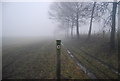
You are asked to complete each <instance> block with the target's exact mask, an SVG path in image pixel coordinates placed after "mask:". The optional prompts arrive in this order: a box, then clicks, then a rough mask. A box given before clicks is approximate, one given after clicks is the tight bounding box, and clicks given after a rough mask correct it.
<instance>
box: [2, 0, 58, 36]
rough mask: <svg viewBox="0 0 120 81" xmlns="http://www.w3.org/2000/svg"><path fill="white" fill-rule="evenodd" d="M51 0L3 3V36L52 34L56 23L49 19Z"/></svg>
mask: <svg viewBox="0 0 120 81" xmlns="http://www.w3.org/2000/svg"><path fill="white" fill-rule="evenodd" d="M50 4H51V3H50V2H37V3H35V2H7V3H3V4H2V5H3V6H2V10H3V37H6V36H7V37H8V36H10V37H11V36H12V37H14V36H15V37H16V36H17V37H18V36H20V37H21V36H52V35H53V32H54V30H55V26H56V25H55V23H53V22H52V20H50V19H49V15H48V10H49V6H50Z"/></svg>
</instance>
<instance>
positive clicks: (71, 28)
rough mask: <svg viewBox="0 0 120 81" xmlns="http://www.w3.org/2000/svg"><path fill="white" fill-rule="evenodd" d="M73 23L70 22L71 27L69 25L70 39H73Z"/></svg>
mask: <svg viewBox="0 0 120 81" xmlns="http://www.w3.org/2000/svg"><path fill="white" fill-rule="evenodd" d="M73 24H74V23H73V21H72V25H71V38H73Z"/></svg>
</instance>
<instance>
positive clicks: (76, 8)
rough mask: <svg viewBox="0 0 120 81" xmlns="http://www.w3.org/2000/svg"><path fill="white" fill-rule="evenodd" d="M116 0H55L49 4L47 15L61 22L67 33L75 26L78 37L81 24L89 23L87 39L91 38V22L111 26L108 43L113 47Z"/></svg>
mask: <svg viewBox="0 0 120 81" xmlns="http://www.w3.org/2000/svg"><path fill="white" fill-rule="evenodd" d="M117 4H118V3H117V2H55V3H53V4H52V5H51V10H50V11H49V15H50V17H51V19H55V20H57V21H58V22H60V23H61V25H62V26H60V27H61V28H62V29H64V30H65V31H66V35H68V32H69V30H71V37H73V28H74V27H76V36H77V38H78V39H79V37H80V33H79V28H80V25H81V24H85V23H89V31H88V37H87V40H89V39H90V38H91V31H92V24H93V22H100V21H101V22H102V23H103V27H111V36H110V44H111V48H112V49H113V48H114V47H115V31H116V30H115V29H116V11H117Z"/></svg>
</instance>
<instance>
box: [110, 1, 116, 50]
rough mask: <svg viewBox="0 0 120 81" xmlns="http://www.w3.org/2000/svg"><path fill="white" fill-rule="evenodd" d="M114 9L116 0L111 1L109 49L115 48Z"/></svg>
mask: <svg viewBox="0 0 120 81" xmlns="http://www.w3.org/2000/svg"><path fill="white" fill-rule="evenodd" d="M116 9H117V2H113V8H112V26H111V37H110V47H111V50H112V49H114V48H115V29H116Z"/></svg>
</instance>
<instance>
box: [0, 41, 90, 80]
mask: <svg viewBox="0 0 120 81" xmlns="http://www.w3.org/2000/svg"><path fill="white" fill-rule="evenodd" d="M66 53H67V52H66V50H65V49H63V48H62V52H61V76H62V77H61V78H62V79H87V78H88V77H87V75H86V74H85V73H84V72H83V71H82V70H81V69H80V68H79V67H78V66H77V65H76V64H75V63H74V61H73V60H72V59H71V58H70V57H68V56H67V54H66ZM2 59H3V61H2V63H3V65H2V70H3V71H2V75H3V76H2V77H3V79H55V77H56V75H55V72H56V41H54V40H48V41H40V42H38V43H33V44H28V45H24V46H17V45H16V46H11V48H9V47H8V48H5V47H4V46H3V56H2Z"/></svg>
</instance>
